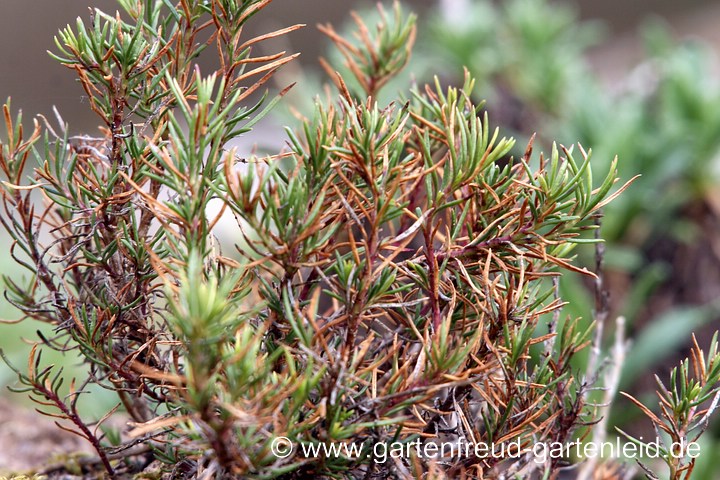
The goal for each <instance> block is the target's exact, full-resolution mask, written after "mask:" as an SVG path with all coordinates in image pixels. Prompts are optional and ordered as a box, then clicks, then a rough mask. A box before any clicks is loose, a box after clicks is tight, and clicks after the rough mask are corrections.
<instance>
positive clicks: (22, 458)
mask: <svg viewBox="0 0 720 480" xmlns="http://www.w3.org/2000/svg"><path fill="white" fill-rule="evenodd" d="M78 455H92V452H91V451H90V450H89V449H88V446H87V442H85V441H84V440H83V439H81V438H80V437H77V436H75V435H73V434H71V433H69V432H66V431H64V430H61V429H59V428H58V427H57V426H56V425H55V424H54V423H53V419H51V418H49V417H46V416H43V415H40V414H38V413H37V412H35V411H34V410H32V409H30V408H28V407H24V406H20V405H17V404H14V403H12V401H10V400H9V399H7V398H5V397H2V396H0V475H9V474H11V473H16V474H17V473H32V472H36V471H38V470H40V469H43V468H47V467H48V466H51V465H54V464H60V463H67V464H71V463H72V458H74V457H75V456H78ZM65 478H72V477H69V476H68V477H65Z"/></svg>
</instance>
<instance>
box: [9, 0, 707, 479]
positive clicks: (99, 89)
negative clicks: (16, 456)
mask: <svg viewBox="0 0 720 480" xmlns="http://www.w3.org/2000/svg"><path fill="white" fill-rule="evenodd" d="M268 3H270V0H244V1H239V2H236V1H225V0H211V1H203V2H200V1H185V0H183V1H181V2H179V3H177V4H175V5H174V4H172V3H171V2H168V1H165V0H162V1H161V0H138V1H134V0H120V1H119V5H120V6H121V7H122V10H123V13H122V15H121V14H117V15H115V16H112V15H107V14H105V13H103V12H101V11H99V10H95V11H94V12H93V14H92V16H91V17H90V18H89V19H88V20H86V21H83V20H78V23H77V24H76V25H75V26H74V27H67V28H66V29H64V30H62V31H61V32H60V34H59V36H58V38H57V46H56V50H55V51H54V53H53V56H54V57H55V58H57V60H58V61H59V62H60V63H62V64H63V65H65V66H67V67H69V68H70V69H72V70H73V71H74V72H75V73H76V75H77V76H78V79H79V81H80V84H81V86H82V87H83V89H84V91H85V93H86V94H87V95H88V97H89V98H90V107H91V108H92V110H93V111H94V112H95V113H96V114H97V115H98V117H99V118H100V123H101V125H100V131H101V135H100V136H98V137H92V136H80V137H74V136H70V135H69V134H68V126H67V125H66V124H65V123H64V122H63V121H62V119H61V118H60V116H59V115H58V119H57V122H56V123H57V124H54V123H51V122H50V121H48V120H47V119H45V118H42V117H40V118H39V119H37V120H35V122H34V128H33V129H32V132H31V133H30V134H29V135H27V134H26V131H25V130H24V129H23V123H22V121H21V118H20V115H19V114H18V115H15V116H14V115H13V111H12V109H11V107H10V105H9V102H8V104H7V105H6V106H5V107H4V115H5V124H6V130H7V141H6V142H5V143H4V144H3V146H2V157H0V169H1V170H2V172H3V175H4V180H3V184H2V185H3V190H2V191H3V214H2V216H1V217H0V219H1V221H2V223H3V225H4V227H5V229H6V230H7V231H8V232H9V234H10V235H11V236H12V239H13V243H12V248H11V253H12V255H13V258H14V259H15V260H16V262H17V263H18V264H19V265H20V266H22V267H24V268H25V270H26V271H27V273H29V277H27V278H25V279H20V278H18V277H12V278H11V277H6V278H5V280H6V285H7V287H6V288H7V290H6V297H7V298H8V300H9V301H10V302H11V303H13V304H14V305H15V306H16V307H18V308H19V309H20V310H21V311H22V312H23V314H24V316H25V317H26V318H31V319H35V320H39V321H42V322H45V323H48V324H50V325H52V326H53V327H54V335H53V336H52V337H48V336H41V338H40V339H39V341H38V343H37V344H36V345H35V346H34V347H33V349H32V352H31V354H30V358H29V360H28V366H27V369H21V368H18V367H13V368H14V369H15V371H16V372H17V374H18V378H19V387H17V388H15V389H16V390H18V391H21V392H27V393H28V394H29V395H30V396H31V397H32V398H33V400H35V401H36V402H37V403H38V404H39V410H40V411H41V412H42V413H45V414H48V415H51V416H54V417H56V418H57V419H58V426H59V427H60V428H64V429H67V430H70V431H72V432H73V433H76V434H78V435H80V436H81V437H83V438H85V439H86V440H88V442H89V443H90V444H91V445H92V447H93V448H94V449H95V451H96V453H97V458H95V459H90V460H88V461H85V462H83V466H82V468H84V469H85V473H87V474H88V475H95V476H97V475H100V471H104V475H106V476H107V477H109V478H125V477H129V476H131V475H133V474H137V475H143V476H147V475H149V474H150V473H148V472H155V473H154V474H155V475H157V476H164V477H165V478H279V477H282V478H311V477H312V478H314V477H345V478H358V477H364V478H390V477H399V478H421V477H432V478H462V477H470V478H534V477H538V478H558V475H559V472H560V469H561V468H563V467H564V466H566V463H567V462H568V461H571V460H573V459H570V458H559V457H557V456H555V457H548V458H546V459H545V461H540V462H539V461H537V458H536V457H535V456H533V452H532V450H527V449H528V448H529V447H530V446H532V445H533V444H535V443H538V442H547V443H550V442H559V443H565V442H569V441H572V440H574V439H575V438H576V436H577V435H581V434H583V432H586V431H587V430H586V429H587V427H588V426H590V425H592V424H593V423H594V422H596V421H597V420H598V418H599V414H600V413H601V412H599V411H598V408H599V407H598V405H596V404H594V403H593V402H592V401H590V399H589V392H590V390H591V389H592V388H594V387H595V386H598V385H600V383H598V382H600V381H601V379H600V376H601V375H602V372H600V371H599V370H598V368H591V369H589V371H588V372H587V374H584V373H581V372H578V371H577V369H575V368H574V367H573V363H572V362H573V358H574V357H575V356H576V355H577V354H578V352H581V351H582V350H583V349H585V348H587V347H588V345H590V344H593V351H594V352H595V353H594V355H595V357H596V366H597V365H598V364H599V358H597V357H598V351H599V348H600V344H599V343H600V340H601V337H600V336H598V335H596V334H595V330H594V325H593V324H591V325H590V326H589V327H587V326H584V325H583V324H581V323H580V322H579V321H577V320H575V319H573V318H563V316H562V315H561V309H562V307H563V301H562V299H561V298H560V297H559V295H558V290H557V282H556V280H557V278H558V277H559V276H561V275H563V272H569V271H572V272H578V273H580V274H583V275H586V276H588V277H591V278H592V277H595V278H596V279H598V281H597V282H596V284H597V285H598V295H600V296H601V295H602V282H601V281H599V280H600V279H601V277H600V273H601V272H600V271H597V272H591V271H589V270H587V269H585V268H581V267H578V266H576V265H574V263H573V261H574V257H573V251H574V247H575V246H576V245H578V244H584V243H598V242H599V241H600V238H599V236H598V235H597V232H596V233H595V234H594V235H593V234H588V233H587V231H589V230H593V229H595V230H597V228H596V227H597V224H598V219H599V217H600V215H601V211H602V209H603V207H605V206H606V205H607V204H608V203H609V202H611V201H612V200H613V199H614V198H615V197H616V196H617V195H618V194H619V193H620V192H621V191H622V190H623V189H624V188H625V186H627V184H626V185H625V186H623V187H620V188H614V185H615V184H616V181H617V171H616V164H615V162H612V163H611V164H610V168H608V170H607V171H606V172H604V173H603V175H602V177H601V178H600V180H599V181H598V180H597V175H595V178H594V176H593V173H597V172H594V171H593V169H592V168H590V152H589V151H586V150H584V149H583V148H582V147H580V146H579V145H578V146H576V147H573V148H565V147H562V146H553V148H552V149H551V151H550V154H549V155H547V156H545V155H539V156H538V155H534V154H533V141H532V140H530V142H529V144H528V145H527V146H526V147H525V148H524V154H522V155H521V156H518V157H512V156H510V155H509V154H510V152H511V150H512V149H513V146H514V144H515V141H514V140H513V139H511V138H508V137H503V136H502V135H501V133H500V132H499V130H498V129H495V128H493V127H491V124H490V121H489V118H488V115H487V114H483V113H482V108H483V105H482V104H478V103H475V102H474V101H473V100H472V97H471V93H472V91H473V85H474V81H473V79H472V76H471V75H470V74H469V73H466V75H465V79H464V83H463V85H462V87H461V88H456V87H446V86H443V85H442V83H441V81H439V80H436V81H435V82H433V83H431V84H430V85H427V86H424V87H419V88H413V89H410V90H408V91H406V92H401V93H400V94H399V96H398V98H397V100H396V101H394V102H392V103H390V104H388V105H381V104H378V102H377V101H376V100H375V98H376V95H377V93H378V91H379V90H380V89H381V88H382V87H383V85H385V84H386V82H387V80H388V79H389V78H391V77H393V76H395V75H396V74H397V73H398V72H399V70H400V69H402V68H403V66H404V65H405V64H406V63H407V61H408V56H409V54H410V48H411V46H412V45H411V44H412V40H413V39H414V38H415V20H414V18H413V17H405V16H404V15H403V14H402V12H401V11H400V9H399V7H396V8H395V10H394V11H393V13H392V14H388V13H386V12H384V11H383V14H382V15H381V20H380V23H379V24H378V25H377V26H376V27H375V28H374V29H373V28H370V27H368V26H367V25H366V24H365V23H364V22H363V21H362V20H361V19H360V18H359V17H358V18H357V19H356V23H357V35H356V37H355V38H346V37H343V36H341V35H339V34H337V33H336V32H335V31H334V30H332V29H331V28H330V27H326V28H325V29H324V30H325V32H326V33H327V34H328V35H329V36H330V37H331V38H332V40H333V41H334V42H335V43H336V44H337V45H338V47H339V48H340V50H341V51H342V55H343V59H344V60H343V61H344V63H345V65H344V67H345V69H346V70H347V71H349V72H350V73H349V74H346V75H345V76H343V75H340V74H336V73H334V72H335V71H337V70H338V68H340V67H339V66H337V67H336V66H331V64H330V63H327V62H326V69H327V70H328V72H329V73H330V74H331V77H332V81H333V82H334V84H335V86H336V87H337V94H336V98H334V99H331V100H329V101H327V102H323V101H321V100H318V101H317V103H316V106H315V111H314V112H313V114H312V115H311V116H310V117H309V118H304V119H301V120H300V124H299V126H298V127H297V128H288V129H287V137H288V148H287V150H286V151H285V152H282V153H279V154H277V155H274V156H269V157H265V158H259V157H250V158H241V157H239V156H238V155H237V150H236V149H235V148H234V147H233V146H232V145H231V143H230V142H231V141H232V140H234V139H237V138H238V137H240V136H244V135H247V134H249V133H250V132H252V128H253V127H254V126H255V125H256V124H257V122H258V121H259V120H260V119H261V118H262V117H263V116H264V115H265V114H266V113H267V112H268V111H269V109H270V108H271V107H272V106H273V105H274V104H275V103H276V102H277V101H278V100H279V99H280V98H281V97H282V96H283V95H284V94H285V93H286V91H287V89H285V90H282V91H281V92H279V93H278V94H277V95H276V96H274V97H272V98H270V97H269V96H268V95H267V94H266V95H261V93H262V92H261V90H262V89H263V88H265V87H266V86H267V85H269V84H268V81H269V79H270V78H271V77H272V76H273V74H274V73H275V72H276V71H277V70H278V69H279V68H281V67H282V66H283V65H284V64H285V63H287V62H289V61H291V60H292V58H293V55H288V54H286V53H285V52H279V53H276V54H270V55H263V56H257V55H255V53H254V49H253V47H255V46H256V45H257V44H258V43H260V42H262V41H264V40H266V39H270V38H274V37H277V36H280V35H285V34H288V33H290V32H292V31H293V30H295V29H296V28H299V26H291V27H288V28H284V29H281V30H278V31H275V32H271V33H268V34H266V35H261V36H259V37H255V38H249V39H246V38H245V36H244V34H243V29H244V26H245V24H246V23H247V22H248V21H250V20H251V19H252V18H253V17H254V16H255V15H256V14H259V13H261V11H262V9H263V8H264V7H265V6H267V4H268ZM207 55H210V56H212V57H213V60H214V62H213V64H214V65H215V66H216V68H215V70H214V71H212V73H210V74H208V73H206V72H205V71H204V70H203V68H201V67H199V66H198V64H197V60H196V59H198V58H199V57H202V56H207ZM351 77H352V80H353V82H352V85H355V87H352V89H350V88H348V86H347V85H348V84H349V80H350V78H351ZM32 157H34V158H36V159H37V160H38V164H37V166H36V167H35V168H34V169H33V170H32V172H31V173H28V167H29V161H30V160H31V158H32ZM36 197H39V198H36ZM211 202H220V203H221V204H222V209H221V212H229V213H230V214H232V216H233V217H234V218H235V219H236V221H237V225H238V237H237V239H236V249H235V251H233V252H223V251H222V250H221V248H220V246H219V243H218V242H217V241H216V239H215V236H214V233H213V232H214V229H215V227H216V226H217V224H218V222H219V221H220V218H221V215H220V214H218V215H215V216H210V215H208V213H207V212H208V205H209V204H210V203H211ZM598 252H601V248H598ZM600 257H601V255H599V259H600ZM598 263H599V262H598ZM618 348H619V351H620V352H622V348H623V342H622V341H619V342H618ZM48 349H50V350H59V351H63V352H67V351H71V350H73V351H77V352H79V353H80V354H81V356H82V357H83V358H84V359H85V361H86V362H87V364H88V365H89V368H90V371H89V374H88V376H87V377H86V378H80V379H76V380H72V381H71V382H70V385H69V386H65V385H64V377H63V376H62V375H61V372H60V369H58V368H55V367H54V366H53V365H46V364H45V363H44V362H43V360H42V352H43V351H46V350H48ZM715 352H716V347H713V350H712V351H711V354H710V355H709V358H711V359H712V360H708V361H707V362H706V360H705V359H704V357H703V354H702V352H701V351H700V350H699V348H698V349H696V351H694V354H693V361H692V363H691V365H693V366H694V367H693V369H692V372H690V370H689V367H688V366H687V364H686V365H684V366H682V367H681V369H680V370H679V372H680V373H679V375H680V377H678V376H677V375H678V374H674V376H673V385H674V386H673V387H671V389H670V390H668V389H665V390H663V392H664V393H663V395H662V396H663V399H665V400H664V402H665V403H664V405H666V406H667V407H666V408H665V417H664V418H665V420H663V417H658V416H655V415H654V414H652V413H651V412H650V411H649V410H646V413H647V414H648V415H649V416H650V418H651V419H652V420H653V421H654V422H655V423H656V424H657V425H658V427H659V428H663V430H666V429H667V430H666V431H668V433H670V434H671V435H672V434H678V435H680V434H686V433H689V429H688V427H689V426H691V425H697V424H696V423H694V422H695V421H696V418H700V419H702V418H704V417H703V414H701V413H699V412H700V410H699V409H700V408H701V405H703V402H704V401H706V400H707V399H709V398H711V397H712V396H713V395H714V393H715V392H716V390H717V388H716V387H715V383H716V382H717V377H718V375H719V373H718V371H717V368H716V366H717V365H716V364H717V359H716V358H715V357H716V353H715ZM615 360H617V358H616V359H615ZM615 365H617V361H616V362H615ZM693 375H694V376H693ZM608 378H609V381H608V380H607V379H606V381H604V382H601V383H604V384H606V386H607V392H608V394H609V397H610V399H611V397H612V395H611V394H612V393H614V387H613V386H612V385H611V384H612V377H608ZM691 378H693V380H690V379H691ZM91 384H97V385H100V386H102V387H104V388H107V389H109V390H111V391H113V392H115V393H116V394H117V396H118V406H117V407H116V408H115V409H113V410H111V411H110V412H108V414H107V415H106V416H104V417H103V418H101V419H99V420H92V419H87V418H84V416H83V413H82V412H81V411H80V409H79V408H78V403H77V402H78V399H79V398H80V397H81V396H82V395H85V389H86V387H87V386H88V385H91ZM673 388H675V390H673ZM668 399H669V400H668ZM667 402H670V403H667ZM643 408H644V407H643ZM713 408H714V404H713V406H711V407H710V408H706V409H705V410H704V412H706V413H707V414H708V415H709V413H710V412H711V410H712V409H713ZM120 411H122V412H123V413H122V415H126V417H127V419H128V420H129V425H130V426H131V427H132V428H131V429H130V430H128V431H126V430H122V429H113V428H112V427H109V426H107V427H104V425H105V423H106V422H107V420H108V419H110V418H112V417H113V416H115V415H116V413H117V414H118V415H120V413H119V412H120ZM103 427H104V428H103ZM673 438H674V437H673ZM457 442H471V443H475V444H486V445H492V444H496V445H501V444H507V445H510V444H513V443H515V444H517V445H520V446H521V448H522V449H523V450H522V451H514V452H513V451H510V450H508V451H506V454H505V455H504V456H496V457H492V456H490V457H484V458H481V457H477V456H474V455H470V456H453V457H447V458H436V457H433V456H426V455H421V454H418V452H417V451H416V450H413V449H410V450H408V451H410V452H411V453H409V454H408V455H406V456H403V457H402V458H400V457H398V458H379V454H378V450H377V449H376V448H374V446H375V445H378V444H385V445H389V444H395V445H400V446H410V445H412V444H414V443H416V444H417V445H429V444H435V445H440V444H442V443H457ZM330 445H346V446H350V445H355V446H357V448H358V449H359V450H356V451H354V452H352V453H348V452H345V454H341V455H331V454H328V452H327V451H324V450H317V447H319V446H327V447H329V446H330ZM279 447H282V448H279ZM309 451H314V452H315V454H313V455H308V454H307V452H309ZM575 460H577V459H575ZM670 465H671V468H672V469H673V472H674V473H673V475H675V476H673V477H672V478H687V477H688V476H689V471H690V470H691V469H692V462H689V463H671V464H670ZM687 465H690V467H687ZM598 468H606V469H607V471H614V470H615V469H616V467H615V466H614V465H613V464H603V465H602V466H598ZM678 472H681V473H682V472H685V473H683V475H685V476H684V477H681V476H678V475H679V474H678ZM138 478H143V477H138Z"/></svg>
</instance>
